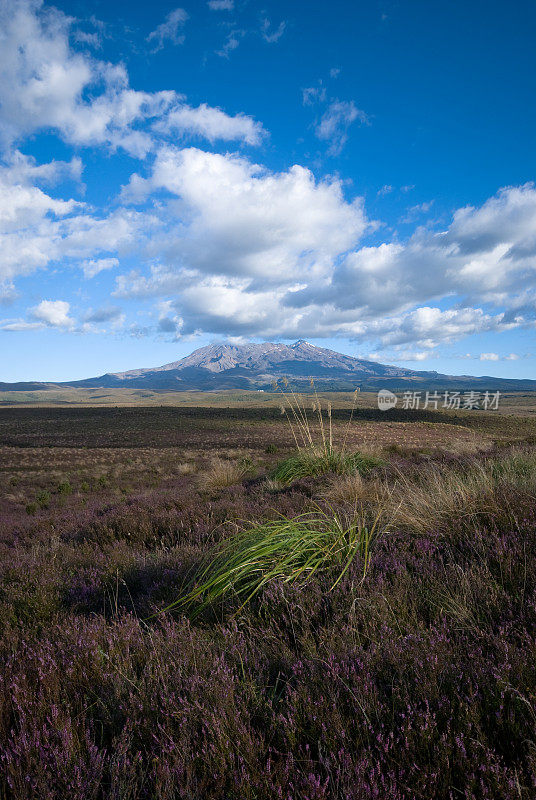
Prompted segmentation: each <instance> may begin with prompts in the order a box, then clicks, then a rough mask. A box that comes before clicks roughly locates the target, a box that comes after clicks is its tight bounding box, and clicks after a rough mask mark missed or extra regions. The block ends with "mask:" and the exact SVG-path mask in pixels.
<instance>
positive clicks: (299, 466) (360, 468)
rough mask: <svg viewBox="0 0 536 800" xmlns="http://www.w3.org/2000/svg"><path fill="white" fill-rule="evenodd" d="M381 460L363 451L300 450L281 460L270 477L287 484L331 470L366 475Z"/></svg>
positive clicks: (343, 473)
mask: <svg viewBox="0 0 536 800" xmlns="http://www.w3.org/2000/svg"><path fill="white" fill-rule="evenodd" d="M381 463H382V462H381V461H380V459H378V458H375V457H374V456H370V455H365V454H363V453H344V452H341V451H338V450H333V449H330V450H325V451H320V452H316V451H314V450H301V451H300V452H298V454H297V455H295V456H291V457H290V458H287V459H285V461H282V462H281V463H280V464H278V466H277V467H276V468H275V470H274V472H273V475H272V477H273V478H274V479H275V480H277V481H279V482H280V483H282V484H285V485H288V484H289V483H292V481H295V480H298V479H299V478H308V477H316V476H317V475H325V474H326V473H328V472H333V473H335V474H336V475H354V474H356V473H359V474H360V475H368V474H369V473H370V472H371V471H372V470H373V469H374V468H375V467H378V466H380V465H381Z"/></svg>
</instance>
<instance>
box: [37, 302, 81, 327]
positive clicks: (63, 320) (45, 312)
mask: <svg viewBox="0 0 536 800" xmlns="http://www.w3.org/2000/svg"><path fill="white" fill-rule="evenodd" d="M70 308H71V306H70V305H69V303H67V302H66V301H65V300H41V302H40V303H39V305H37V306H35V307H34V308H32V309H30V311H29V316H30V317H32V318H33V319H35V320H36V321H37V322H42V323H44V324H45V325H47V326H49V327H51V328H71V327H72V326H73V324H74V320H73V319H72V318H71V317H70V316H69V310H70Z"/></svg>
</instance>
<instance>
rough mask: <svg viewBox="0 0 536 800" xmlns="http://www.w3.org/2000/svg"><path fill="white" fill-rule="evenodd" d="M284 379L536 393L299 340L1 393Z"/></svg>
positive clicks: (228, 385)
mask: <svg viewBox="0 0 536 800" xmlns="http://www.w3.org/2000/svg"><path fill="white" fill-rule="evenodd" d="M281 378H288V379H289V380H290V381H291V382H292V385H293V386H297V387H298V388H300V389H307V388H309V382H310V379H311V378H313V379H314V382H315V385H316V387H317V388H318V389H321V390H323V391H326V390H337V391H344V390H353V389H355V388H357V387H359V388H360V389H361V390H363V391H376V390H378V389H381V388H387V389H391V390H393V391H403V390H405V389H416V390H418V389H430V390H435V389H437V390H441V389H446V390H447V389H448V390H449V391H453V390H462V391H470V390H475V391H485V390H490V391H498V390H499V391H536V380H534V381H532V380H510V379H506V378H493V377H490V376H482V377H473V376H471V375H457V376H456V375H442V374H440V373H438V372H422V371H416V370H411V369H403V368H402V367H394V366H389V365H386V364H379V363H377V362H375V361H366V360H364V359H360V358H353V357H352V356H346V355H343V354H342V353H337V352H336V351H334V350H327V349H326V348H323V347H316V346H315V345H313V344H309V342H305V341H303V340H302V339H300V340H299V341H297V342H294V344H291V345H286V344H279V343H274V342H266V343H264V344H245V345H232V344H212V345H208V346H207V347H201V348H199V349H198V350H195V351H194V352H193V353H191V354H190V355H189V356H186V357H185V358H181V359H180V360H179V361H174V362H172V363H171V364H165V365H164V366H162V367H149V368H145V369H134V370H129V371H128V372H115V373H106V374H105V375H100V376H98V377H96V378H87V379H86V380H81V381H68V382H65V383H38V382H35V381H32V382H24V383H0V391H36V390H39V389H41V390H42V389H57V388H58V387H73V388H76V387H84V388H103V389H120V388H128V389H151V390H153V391H173V390H176V391H181V390H182V391H189V390H201V391H217V390H223V389H242V390H244V389H253V390H260V389H262V390H270V389H271V388H272V384H273V382H274V381H275V380H279V379H281Z"/></svg>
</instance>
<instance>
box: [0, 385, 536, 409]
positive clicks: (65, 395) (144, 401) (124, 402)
mask: <svg viewBox="0 0 536 800" xmlns="http://www.w3.org/2000/svg"><path fill="white" fill-rule="evenodd" d="M398 395H399V397H401V393H400V392H399V393H398ZM319 396H320V397H321V398H322V400H323V401H324V402H330V403H332V404H333V406H334V408H350V407H351V406H352V404H353V400H354V395H353V392H319ZM422 396H423V397H424V392H423V393H422ZM280 404H281V393H280V392H262V391H258V392H256V391H245V392H244V391H234V390H233V391H231V390H229V391H219V392H194V391H189V392H165V391H159V392H155V391H151V390H149V389H61V390H59V389H50V390H42V391H12V392H2V391H0V407H1V406H6V407H18V406H26V407H44V408H48V407H50V408H54V407H63V406H89V407H92V408H93V407H101V406H103V407H107V406H115V407H124V406H127V407H131V406H134V407H139V406H143V407H146V406H172V407H177V408H192V407H194V408H240V409H243V408H267V407H268V408H278V407H279V406H280ZM357 406H358V408H370V409H372V408H377V407H378V406H377V393H376V392H361V393H360V394H359V396H358V398H357ZM500 406H501V412H502V413H503V414H516V413H517V414H523V415H530V414H536V393H535V392H505V393H503V394H502V395H501V402H500Z"/></svg>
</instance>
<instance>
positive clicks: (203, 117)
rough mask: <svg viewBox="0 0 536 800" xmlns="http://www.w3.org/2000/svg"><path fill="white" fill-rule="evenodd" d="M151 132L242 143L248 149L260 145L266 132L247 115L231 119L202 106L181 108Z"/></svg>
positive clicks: (173, 111) (222, 113)
mask: <svg viewBox="0 0 536 800" xmlns="http://www.w3.org/2000/svg"><path fill="white" fill-rule="evenodd" d="M154 129H155V130H157V131H161V132H165V133H182V134H185V133H186V134H190V135H193V136H200V137H203V138H205V139H208V140H209V141H210V142H215V141H216V140H218V139H221V140H223V141H228V142H229V141H242V142H245V143H246V144H249V145H258V144H260V143H261V141H262V139H263V137H264V136H265V135H266V131H265V130H264V128H263V127H262V125H261V123H260V122H257V121H256V120H254V119H253V118H252V117H250V116H247V115H246V114H236V115H235V116H230V115H229V114H226V113H225V112H224V111H222V110H221V109H220V108H213V107H212V106H209V105H207V104H206V103H202V104H201V105H200V106H198V107H197V108H192V106H189V105H186V104H181V105H179V106H178V107H176V108H174V109H173V110H172V111H170V112H169V114H167V115H166V117H165V119H163V120H161V121H160V122H158V123H156V124H155V126H154Z"/></svg>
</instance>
